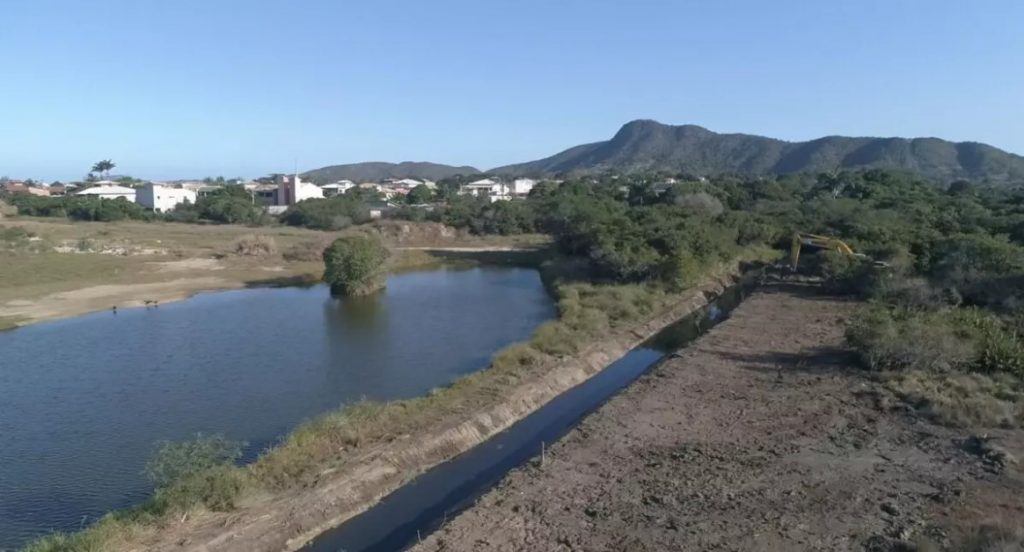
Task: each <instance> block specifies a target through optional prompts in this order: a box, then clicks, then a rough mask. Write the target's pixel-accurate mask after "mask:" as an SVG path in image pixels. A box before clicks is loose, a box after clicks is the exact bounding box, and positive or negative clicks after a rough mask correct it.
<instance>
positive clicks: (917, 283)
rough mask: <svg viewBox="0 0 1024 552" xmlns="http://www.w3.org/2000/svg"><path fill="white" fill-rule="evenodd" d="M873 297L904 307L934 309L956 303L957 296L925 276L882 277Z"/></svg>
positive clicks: (874, 289)
mask: <svg viewBox="0 0 1024 552" xmlns="http://www.w3.org/2000/svg"><path fill="white" fill-rule="evenodd" d="M872 296H873V298H875V299H876V300H879V301H882V302H884V303H888V304H891V305H896V306H898V307H902V308H908V309H919V310H932V309H937V308H940V307H943V306H946V305H949V304H955V303H956V302H957V301H956V297H955V296H954V295H953V294H951V293H947V292H945V291H943V290H942V289H939V288H937V287H936V286H934V285H932V283H931V282H929V281H928V280H927V279H925V278H899V277H892V278H882V279H880V280H879V281H878V282H877V285H875V286H874V288H873V293H872Z"/></svg>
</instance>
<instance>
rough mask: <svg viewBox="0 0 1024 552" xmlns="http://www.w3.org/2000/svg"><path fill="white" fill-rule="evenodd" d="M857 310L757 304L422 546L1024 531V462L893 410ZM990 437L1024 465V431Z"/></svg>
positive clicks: (576, 545) (767, 545)
mask: <svg viewBox="0 0 1024 552" xmlns="http://www.w3.org/2000/svg"><path fill="white" fill-rule="evenodd" d="M851 308H852V305H851V304H850V303H847V302H844V301H840V300H835V299H828V298H822V297H820V296H816V295H814V294H813V293H808V292H807V291H796V290H794V289H782V288H771V289H769V290H767V291H765V292H763V293H759V294H757V295H755V296H753V297H752V298H750V299H748V300H747V301H746V302H745V303H744V304H743V305H741V306H740V307H739V308H738V309H737V310H736V311H735V312H734V313H733V316H732V318H731V319H729V320H727V321H726V322H724V323H723V324H721V325H720V326H718V327H716V328H715V329H713V330H712V331H711V332H710V333H709V334H707V335H706V336H704V337H703V338H701V339H700V340H699V341H698V342H697V343H695V344H694V345H693V346H691V347H689V348H687V349H685V350H683V351H681V352H680V353H679V354H678V355H677V356H676V358H673V359H671V360H669V361H667V362H665V363H663V364H662V365H660V366H659V367H658V368H656V369H655V370H653V371H652V372H651V373H650V374H648V375H646V376H644V377H643V378H641V379H640V380H639V381H638V382H637V383H635V384H634V385H632V386H631V387H630V388H628V389H627V390H626V391H624V392H623V393H621V394H619V395H618V396H616V397H615V398H614V399H612V400H611V401H610V402H609V403H607V404H606V405H605V406H604V407H602V408H601V409H600V410H599V411H598V412H596V413H595V414H593V415H592V416H590V417H588V418H587V419H586V420H585V421H584V422H583V423H582V424H581V425H580V426H579V427H578V428H577V429H575V430H574V431H572V432H571V433H570V434H569V435H567V436H566V437H565V438H564V439H562V440H561V441H560V442H559V443H557V444H555V445H553V446H550V447H549V448H548V449H547V453H546V456H545V459H544V463H543V465H541V464H540V462H539V460H538V461H536V462H534V463H533V464H531V465H530V466H527V467H524V468H521V469H518V470H516V471H514V472H512V473H511V474H509V475H508V476H507V477H506V478H505V479H504V481H503V482H502V483H501V484H500V485H499V487H498V488H497V489H495V490H493V491H492V492H490V493H488V494H487V495H485V496H484V497H483V498H481V500H480V501H479V502H478V503H477V505H476V506H474V507H473V508H471V509H470V510H468V511H466V512H464V513H462V514H461V515H459V516H458V517H456V518H455V519H453V520H452V521H450V522H449V523H448V524H447V525H446V526H445V527H443V528H442V529H441V530H440V531H438V532H436V533H434V534H433V535H431V536H429V537H428V538H426V539H425V540H424V541H423V542H421V543H420V544H419V545H417V546H416V547H415V548H414V550H416V551H417V552H428V551H441V550H445V551H463V550H466V551H469V550H473V551H488V550H495V551H524V550H531V551H546V550H552V551H555V550H558V551H568V550H587V551H591V550H593V551H598V550H601V551H604V550H608V551H612V550H616V551H618V550H623V551H626V550H628V551H642V550H651V551H654V550H658V551H662V550H752V551H753V550H757V551H761V550H914V549H920V550H938V549H957V550H961V549H965V548H962V547H961V546H960V545H959V544H957V543H959V542H962V538H963V537H964V535H965V534H967V533H969V532H970V531H971V528H972V527H977V526H978V525H979V524H983V523H987V522H997V523H1000V524H1002V525H1004V526H1006V525H1007V524H1010V525H1011V526H1013V525H1017V526H1018V527H1019V525H1020V524H1022V523H1024V474H1022V472H1021V469H1020V466H1015V465H1014V464H1012V463H1005V465H1003V464H1000V463H998V462H996V463H993V462H992V458H989V459H987V460H986V459H984V458H981V457H979V455H978V454H976V453H977V451H976V450H974V448H975V447H974V446H973V444H972V440H971V439H970V438H969V436H970V435H972V432H971V431H968V430H954V429H950V428H945V427H939V426H936V425H933V424H931V423H928V422H926V421H922V420H921V419H919V418H918V417H916V416H915V415H914V414H912V413H910V412H908V411H906V410H904V409H900V408H898V405H897V407H896V408H893V407H891V406H883V407H880V404H881V405H886V404H889V405H891V404H893V403H891V402H890V401H889V400H888V399H887V398H886V396H885V394H884V392H883V391H881V390H880V389H878V388H877V387H876V384H875V383H873V382H872V381H871V380H870V379H869V378H868V377H867V375H866V374H864V373H863V372H860V371H858V370H857V369H855V368H853V367H852V364H851V363H850V359H849V357H848V355H847V353H846V351H845V350H844V349H843V348H842V332H843V329H842V325H843V324H842V319H843V317H844V316H846V315H847V313H848V312H849V311H850V309H851ZM990 434H991V435H992V436H994V437H996V438H997V440H999V441H1000V443H1001V445H1002V446H1003V447H1005V449H1007V450H1009V451H1010V452H1011V453H1012V454H1014V455H1016V456H1017V457H1020V453H1021V452H1022V450H1024V432H1021V431H996V432H995V433H991V432H990ZM1011 528H1012V527H1011ZM924 541H928V542H930V543H932V546H933V547H932V548H924V547H920V548H918V547H919V546H922V545H920V544H918V543H921V542H924ZM1008 546H1011V547H1010V548H981V547H978V548H970V549H971V550H979V551H980V550H1020V548H1019V541H1018V542H1017V543H1016V544H1009V545H1008Z"/></svg>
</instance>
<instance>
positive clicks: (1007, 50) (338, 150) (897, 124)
mask: <svg viewBox="0 0 1024 552" xmlns="http://www.w3.org/2000/svg"><path fill="white" fill-rule="evenodd" d="M1022 29H1024V2H1019V1H1017V0H1007V1H999V0H979V1H978V2H963V1H956V2H952V1H939V0H933V1H911V0H905V1H898V0H886V1H881V0H878V1H871V0H862V1H858V2H822V1H817V0H816V1H811V0H808V1H804V2H795V1H783V0H779V1H772V2H764V1H755V0H751V1H729V0H724V1H715V2H712V1H710V0H708V1H704V2H696V1H694V2H690V1H684V0H679V1H668V0H664V1H655V0H632V1H626V0H622V1H608V0H587V1H583V0H563V1H559V0H516V1H513V0H487V1H482V0H474V1H471V0H433V1H429V2H427V1H421V0H416V1H412V0H409V1H388V0H381V1H375V2H354V1H344V0H335V1H327V0H323V1H320V0H305V1H299V0H294V1H286V0H280V1H259V0H246V1H234V0H202V1H199V0H175V1H173V2H171V1H163V0H161V1H156V0H132V1H129V0H124V1H113V0H94V1H90V2H82V1H79V0H64V1H59V0H0V75H2V85H0V131H2V132H0V175H9V176H12V177H22V178H27V177H34V178H42V179H54V178H59V179H70V178H81V177H82V176H83V175H84V173H85V172H86V170H87V169H88V167H89V166H90V165H91V164H92V163H93V162H95V161H97V160H99V159H103V158H111V159H113V160H114V161H115V162H117V164H118V170H117V171H115V172H120V173H126V174H132V175H136V176H140V177H143V178H154V179H159V178H188V177H202V176H207V175H224V176H228V177H231V176H246V177H255V176H259V175H261V174H265V173H268V172H273V171H289V170H291V168H292V166H293V165H294V164H295V163H296V162H297V163H298V166H299V169H300V170H305V169H312V168H316V167H319V166H323V165H327V164H334V163H349V162H358V161H371V160H379V161H403V160H419V161H435V162H440V163H451V164H472V165H475V166H477V167H480V168H491V167H493V166H496V165H501V164H506V163H512V162H518V161H526V160H531V159H535V158H539V157H543V156H547V155H550V154H553V153H555V152H557V151H560V150H562V149H564V148H566V147H569V146H573V145H576V144H579V143H584V142H591V141H596V140H603V139H606V138H608V137H610V136H611V135H612V134H613V133H614V132H615V131H616V130H617V129H618V127H619V126H620V125H622V124H623V123H625V122H627V121H629V120H631V119H636V118H651V119H657V120H659V121H662V122H665V123H673V124H683V123H693V124H699V125H702V126H705V127H708V128H710V129H712V130H716V131H720V132H748V133H755V134H764V135H769V136H774V137H779V138H784V139H788V140H803V139H809V138H815V137H818V136H822V135H828V134H844V135H871V136H893V135H897V136H939V137H942V138H947V139H952V140H975V141H981V142H987V143H991V144H993V145H995V146H997V147H1001V148H1004V149H1007V150H1009V151H1013V152H1015V153H1024V32H1022Z"/></svg>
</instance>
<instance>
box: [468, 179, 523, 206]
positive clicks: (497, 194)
mask: <svg viewBox="0 0 1024 552" xmlns="http://www.w3.org/2000/svg"><path fill="white" fill-rule="evenodd" d="M511 192H512V187H511V186H509V185H508V184H505V183H504V182H501V181H499V180H495V179H493V178H481V179H480V180H475V181H473V182H470V183H469V184H465V185H463V186H462V187H461V188H459V194H460V195H472V196H476V197H487V198H490V199H491V201H500V200H504V199H511V198H512V194H511Z"/></svg>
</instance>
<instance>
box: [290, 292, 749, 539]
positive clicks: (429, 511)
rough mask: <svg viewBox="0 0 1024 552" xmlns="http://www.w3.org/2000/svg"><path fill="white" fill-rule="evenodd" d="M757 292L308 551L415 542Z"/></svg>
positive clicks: (404, 490) (631, 356)
mask: <svg viewBox="0 0 1024 552" xmlns="http://www.w3.org/2000/svg"><path fill="white" fill-rule="evenodd" d="M752 288H753V279H747V280H745V281H744V283H741V284H737V285H735V286H733V287H732V288H730V289H728V290H727V291H726V292H725V293H723V294H722V295H721V296H720V297H718V298H716V299H715V300H714V301H712V302H711V303H710V304H709V305H708V306H706V307H705V308H703V309H700V310H699V311H697V312H695V313H693V314H692V315H690V316H687V317H685V318H683V319H682V320H679V321H677V322H676V323H674V324H672V325H670V326H668V327H667V328H665V329H663V330H662V331H661V332H659V333H658V334H657V335H655V336H654V337H652V338H651V339H649V340H648V341H647V342H645V343H644V344H642V345H641V346H639V347H637V348H635V349H633V350H632V351H630V352H628V353H626V354H625V355H624V356H623V357H622V358H620V359H618V360H617V361H615V362H613V363H612V364H610V365H609V366H608V367H607V368H605V369H604V370H602V371H601V372H599V373H598V374H596V375H594V376H593V377H592V378H590V379H589V380H587V381H585V382H583V383H581V384H580V385H577V386H576V387H573V388H572V389H570V390H568V391H566V392H565V393H562V394H561V395H559V396H558V397H556V398H555V399H554V400H552V401H551V402H549V403H548V404H546V405H544V406H542V407H541V408H539V409H538V410H537V411H535V412H534V413H533V414H530V415H529V416H527V417H525V418H523V419H522V420H520V421H518V422H516V423H515V424H513V425H512V426H511V427H510V428H508V429H506V430H505V431H503V432H501V433H499V434H497V435H495V436H494V437H492V438H490V439H488V440H487V441H485V442H484V443H482V444H480V445H478V446H476V447H474V448H473V449H471V450H469V451H467V452H465V453H463V454H461V455H459V456H457V457H455V458H454V459H452V460H451V461H449V462H446V463H444V464H441V465H439V466H436V467H434V468H432V469H430V470H428V471H427V472H425V473H423V474H422V475H420V476H419V477H417V478H416V479H414V480H412V482H410V483H409V484H407V485H405V486H403V487H401V488H400V489H398V490H397V491H395V492H393V493H391V494H390V495H388V496H387V497H385V498H384V499H383V500H382V501H381V502H379V503H378V504H377V505H376V506H374V507H373V508H370V509H369V510H367V511H366V512H364V513H362V514H360V515H358V516H356V517H354V518H352V519H351V520H349V521H348V522H346V523H345V524H343V525H341V526H339V527H337V528H335V529H333V530H331V531H328V532H326V533H324V534H322V535H320V536H319V537H318V538H317V539H315V540H314V541H313V542H312V543H311V544H309V545H308V546H307V547H306V548H305V549H304V552H394V551H396V550H404V549H406V548H408V547H409V546H411V545H413V544H415V543H416V541H417V540H418V539H420V538H422V537H424V536H426V535H428V534H429V533H430V532H432V531H434V530H436V529H437V528H438V527H439V526H440V525H441V524H442V523H444V522H445V520H449V519H452V518H453V517H455V516H456V515H458V513H459V512H460V511H462V510H464V509H466V508H468V507H470V506H472V505H473V502H474V501H475V500H476V499H477V498H478V497H480V496H481V495H483V493H485V492H487V491H488V490H489V489H491V488H492V487H493V486H494V485H495V484H497V483H498V482H499V481H501V478H502V477H504V476H505V474H506V473H508V472H509V470H511V469H513V468H516V467H518V466H520V465H522V464H524V463H525V462H527V461H528V460H530V459H531V458H534V457H536V456H537V455H538V454H539V453H540V451H541V447H542V446H543V445H542V444H543V443H552V442H554V441H556V440H558V439H559V438H560V437H562V436H563V435H565V434H566V432H568V431H569V430H570V429H572V428H573V427H575V426H576V424H578V423H579V422H580V420H582V419H583V417H584V416H586V415H587V414H589V413H591V412H593V411H594V410H596V409H597V408H599V407H600V406H601V405H602V404H604V403H605V401H607V400H608V399H610V398H611V397H613V396H614V395H615V394H616V393H618V392H619V391H620V390H622V389H623V388H624V387H625V386H627V385H629V384H630V383H631V382H633V381H634V380H636V378H638V377H640V376H641V375H642V374H644V372H646V371H648V370H650V369H651V368H652V367H653V366H655V365H657V364H658V362H660V361H661V360H662V359H664V358H665V357H666V355H668V354H670V353H672V352H674V351H676V350H678V349H679V348H681V347H684V346H686V345H688V344H689V343H690V342H692V341H693V340H694V339H696V338H697V337H699V336H700V335H701V334H703V333H704V332H705V331H707V330H708V329H710V328H711V327H713V326H714V325H716V324H718V323H719V322H720V321H722V320H724V319H725V318H727V317H728V314H729V312H731V311H732V309H734V308H735V307H737V306H738V305H739V304H740V303H741V302H742V301H743V300H744V299H745V298H746V297H747V295H748V294H749V292H750V291H751V290H752Z"/></svg>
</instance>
